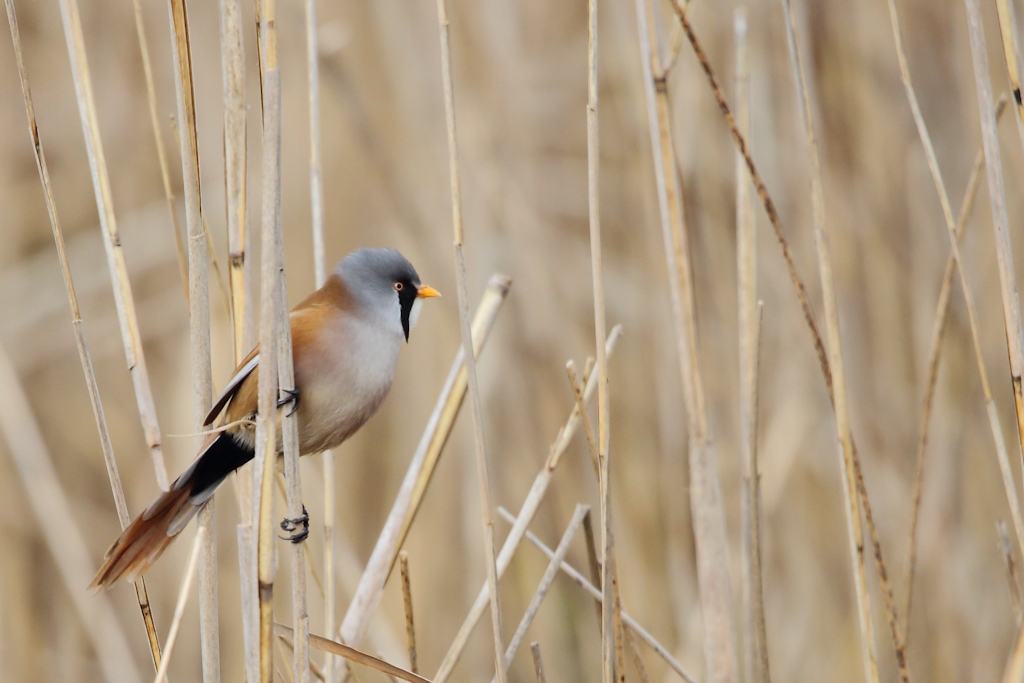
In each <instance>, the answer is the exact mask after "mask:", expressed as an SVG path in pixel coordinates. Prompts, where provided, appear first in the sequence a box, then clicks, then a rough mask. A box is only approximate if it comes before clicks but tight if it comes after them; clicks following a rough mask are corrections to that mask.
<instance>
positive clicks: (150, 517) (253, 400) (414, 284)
mask: <svg viewBox="0 0 1024 683" xmlns="http://www.w3.org/2000/svg"><path fill="white" fill-rule="evenodd" d="M436 296H440V293H439V292H438V291H437V290H436V289H434V288H433V287H430V286H428V285H424V284H421V282H420V278H419V275H418V274H417V273H416V269H415V268H413V266H412V264H411V263H409V261H408V260H406V258H405V257H404V256H402V255H401V254H400V253H399V252H397V251H395V250H394V249H357V250H356V251H353V252H352V253H350V254H349V255H348V256H346V257H345V258H343V259H342V260H341V261H340V262H339V263H338V266H337V267H336V268H335V269H334V271H333V272H332V273H331V276H330V277H329V278H328V279H327V281H326V282H325V283H324V285H323V286H322V287H321V288H320V289H318V290H316V291H315V292H313V293H312V294H310V295H309V296H308V297H306V298H305V299H304V300H303V301H301V302H300V303H299V304H298V305H297V306H296V307H295V308H294V309H293V310H292V311H291V313H290V315H289V319H290V325H291V332H292V357H293V363H294V366H295V389H294V390H283V391H281V392H280V393H282V394H284V395H285V397H284V398H282V399H281V400H280V401H279V402H278V407H279V408H281V409H282V410H284V409H287V410H289V411H290V412H289V413H288V414H292V413H294V414H295V415H296V418H297V421H298V433H299V454H300V455H309V454H314V453H319V452H321V451H325V450H327V449H330V448H334V447H336V446H339V445H340V444H341V443H342V442H344V441H345V440H346V439H348V438H349V437H350V436H352V434H353V433H355V432H356V430H358V429H359V428H360V427H362V426H363V424H365V423H366V421H367V420H369V419H370V417H372V416H373V414H374V413H376V412H377V409H378V408H379V407H380V405H381V403H382V402H383V400H384V398H385V396H387V394H388V390H389V389H390V388H391V383H392V380H393V379H394V376H395V367H396V365H397V363H398V354H399V350H400V349H401V347H402V342H403V341H404V342H406V343H408V341H409V332H410V331H411V330H412V328H413V327H414V326H415V325H416V321H417V319H418V318H419V314H420V309H421V305H422V303H423V300H424V299H429V298H432V297H436ZM259 362H260V350H259V346H257V347H256V348H254V349H253V350H252V351H251V352H250V353H249V355H248V356H246V357H245V358H244V359H243V360H242V362H241V363H239V365H238V368H237V369H236V370H235V372H234V373H233V375H232V376H231V379H230V380H229V381H228V383H227V385H226V386H225V387H224V390H223V391H222V392H221V394H220V396H219V397H218V398H217V400H216V401H214V403H213V407H212V408H211V409H210V412H209V414H208V415H207V416H206V420H205V422H204V424H205V425H206V426H211V425H213V424H214V423H215V421H217V419H218V417H220V418H221V419H220V422H219V424H220V425H221V427H222V429H221V430H220V431H215V432H214V433H212V434H211V435H210V436H209V437H208V438H207V440H206V442H205V443H204V445H203V447H202V448H200V449H199V453H198V454H197V455H196V458H195V460H193V462H192V464H191V465H190V466H189V467H188V469H186V470H185V471H184V472H183V473H182V474H181V476H179V477H178V478H177V479H175V480H174V483H173V484H171V486H170V488H169V489H168V490H167V491H165V492H163V493H161V494H160V495H159V496H157V498H156V499H155V500H154V501H153V502H152V503H151V504H150V505H149V507H147V508H146V509H145V511H143V512H142V514H140V515H139V516H138V517H136V518H135V519H134V520H133V521H132V522H131V524H129V525H128V526H127V527H125V529H124V531H123V532H122V533H121V535H120V536H119V537H118V539H117V540H116V541H114V543H113V545H111V546H110V549H109V550H108V551H107V553H106V555H105V557H104V561H103V565H102V566H101V567H100V569H99V571H98V572H97V573H96V576H95V578H94V579H93V580H92V583H91V584H90V588H91V589H92V590H93V591H94V592H98V591H101V590H104V589H107V588H110V587H111V586H112V585H114V584H115V583H117V582H118V581H119V580H120V579H122V578H124V579H128V580H129V581H134V580H135V579H137V578H138V577H139V576H141V575H142V573H144V572H145V571H146V570H147V569H149V568H150V567H151V566H152V565H153V563H154V562H156V560H157V558H159V557H160V555H161V553H163V551H164V550H165V549H166V548H167V547H168V546H169V545H170V544H171V542H172V541H173V540H174V539H175V538H176V537H177V535H178V534H179V533H180V532H181V530H182V529H184V528H185V526H186V525H187V524H188V522H189V520H191V519H192V517H193V516H195V514H196V513H197V512H198V511H199V508H201V507H202V506H203V504H204V503H206V501H208V500H209V499H210V498H211V497H212V496H213V494H214V492H215V491H216V490H217V487H218V486H220V484H221V482H223V481H224V480H225V479H226V478H227V476H228V475H229V474H231V473H232V472H234V471H235V470H236V469H238V468H239V467H241V466H242V465H244V464H245V463H247V462H249V461H250V460H251V459H252V458H253V457H254V455H255V446H256V431H255V417H256V412H257V395H258V386H257V384H258V380H257V377H258V375H259V373H258V372H257V371H256V369H257V367H258V365H259ZM286 407H287V408H286ZM277 433H278V440H277V452H278V453H280V452H281V449H282V442H281V437H280V430H278V432H277ZM303 517H304V519H302V518H300V519H297V520H287V519H286V520H285V522H283V523H282V528H285V529H286V530H289V531H291V530H294V529H295V526H296V525H297V524H299V523H302V524H304V526H305V528H306V529H308V520H309V518H308V515H306V514H305V510H303ZM306 533H308V532H306ZM304 537H305V533H300V534H298V535H295V536H293V537H291V538H289V539H288V540H293V541H298V540H302V538H304Z"/></svg>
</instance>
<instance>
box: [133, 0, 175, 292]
mask: <svg viewBox="0 0 1024 683" xmlns="http://www.w3.org/2000/svg"><path fill="white" fill-rule="evenodd" d="M132 12H133V14H134V15H135V33H136V35H137V36H138V38H139V53H140V55H141V56H142V73H143V75H144V76H145V78H146V103H147V104H148V105H149V123H150V126H151V127H152V128H153V142H155V143H156V158H157V162H158V163H159V165H160V181H161V183H162V185H163V189H164V199H165V200H166V202H167V212H168V214H170V216H171V232H173V233H174V249H175V251H176V252H177V255H178V268H179V269H180V270H181V284H182V286H183V287H184V288H185V305H186V306H188V305H189V303H188V301H189V294H188V264H187V262H186V261H185V258H186V257H185V249H184V247H182V245H181V226H180V225H178V210H177V207H175V205H174V190H172V189H171V172H170V170H169V166H168V165H167V152H166V151H165V150H164V137H163V135H162V134H161V133H160V116H159V114H157V105H156V86H155V85H154V84H153V68H152V66H151V65H150V61H149V40H148V39H147V38H146V25H145V22H144V21H143V20H142V6H141V5H140V4H139V0H132Z"/></svg>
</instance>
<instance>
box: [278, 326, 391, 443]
mask: <svg viewBox="0 0 1024 683" xmlns="http://www.w3.org/2000/svg"><path fill="white" fill-rule="evenodd" d="M402 342H403V338H402V335H401V334H397V335H396V334H395V331H394V330H393V329H392V328H391V326H386V325H381V324H380V322H379V321H377V320H375V319H373V318H367V317H360V316H346V317H342V316H331V317H330V318H328V320H327V321H326V322H325V325H324V326H323V328H322V330H321V333H320V334H319V335H317V339H316V342H315V345H314V346H315V348H313V349H309V351H313V352H314V353H312V354H310V353H303V354H302V355H301V357H296V365H295V373H296V385H297V386H298V388H299V401H300V402H299V411H298V417H299V427H300V428H299V434H300V443H299V450H300V451H301V452H302V453H316V452H319V451H322V450H326V449H328V448H333V447H335V446H337V445H339V444H340V443H341V442H342V441H344V440H345V439H347V438H348V437H349V436H350V435H351V434H352V433H353V432H355V431H356V430H357V429H359V427H361V426H362V425H363V423H365V422H366V421H367V420H368V419H369V418H370V417H371V416H372V415H373V414H374V413H375V412H376V411H377V409H378V408H379V407H380V404H381V402H382V401H383V400H384V397H385V396H386V395H387V392H388V390H389V389H390V388H391V382H392V380H393V379H394V376H395V366H396V364H397V362H398V352H399V350H400V349H401V345H402Z"/></svg>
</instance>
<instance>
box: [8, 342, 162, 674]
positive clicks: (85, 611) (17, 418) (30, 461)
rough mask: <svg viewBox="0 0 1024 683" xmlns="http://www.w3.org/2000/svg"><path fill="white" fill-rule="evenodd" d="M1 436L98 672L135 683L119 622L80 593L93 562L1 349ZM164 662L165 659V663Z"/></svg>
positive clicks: (102, 599) (107, 605) (102, 600)
mask: <svg viewBox="0 0 1024 683" xmlns="http://www.w3.org/2000/svg"><path fill="white" fill-rule="evenodd" d="M0 435H2V436H3V439H4V440H5V441H6V442H7V453H8V455H9V456H10V458H11V460H12V461H13V463H14V466H15V470H16V471H17V476H18V478H19V479H20V480H21V484H22V487H23V489H24V491H25V496H26V497H27V498H28V502H29V505H30V506H31V508H32V512H33V514H34V515H35V518H36V520H37V522H38V525H39V533H40V534H41V535H42V539H43V541H44V542H45V543H46V548H47V550H48V551H49V553H50V555H51V556H52V557H53V562H54V564H55V565H56V567H57V570H58V572H59V573H60V578H61V580H62V582H63V584H64V588H65V589H66V590H67V593H66V595H67V596H68V598H70V600H71V603H72V605H73V606H74V609H75V612H77V614H78V617H79V618H80V619H81V623H82V627H83V630H84V632H85V635H86V638H88V640H89V644H90V645H91V646H92V647H93V649H94V651H95V652H96V659H97V660H98V662H99V667H100V670H101V671H102V672H103V676H104V678H105V679H106V680H107V681H108V682H109V683H134V682H137V681H139V680H140V673H139V670H138V668H137V667H136V665H135V660H134V659H133V657H132V650H131V647H129V645H128V638H127V636H126V635H125V633H124V630H123V629H122V628H121V624H120V623H118V620H117V616H116V614H115V613H114V608H113V605H112V603H111V599H110V597H109V596H108V595H105V594H104V595H98V596H93V595H90V594H89V593H88V592H87V591H85V590H83V589H84V587H85V586H86V585H88V583H89V579H91V578H92V570H91V567H93V566H94V565H93V560H92V558H91V557H90V555H89V550H88V548H87V546H86V543H85V537H84V535H83V534H82V530H81V529H80V528H79V522H78V518H77V517H76V516H75V515H74V513H73V512H72V511H71V505H70V503H69V502H68V497H67V494H66V493H65V491H64V488H63V487H62V485H61V482H60V478H59V477H58V476H57V468H56V467H55V466H54V464H53V459H52V458H51V456H50V453H49V451H48V450H47V448H46V442H45V441H44V440H43V434H42V430H41V429H40V427H39V423H38V422H37V421H36V418H35V415H34V414H33V413H32V408H31V406H30V404H29V400H28V395H27V394H26V393H25V389H24V387H23V386H22V384H21V381H20V379H19V378H18V375H17V371H16V370H15V369H14V365H13V364H12V363H11V359H10V357H9V356H8V355H7V351H6V349H4V348H3V347H2V346H0ZM164 659H166V657H165V658H164Z"/></svg>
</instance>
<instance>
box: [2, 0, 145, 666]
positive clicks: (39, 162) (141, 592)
mask: <svg viewBox="0 0 1024 683" xmlns="http://www.w3.org/2000/svg"><path fill="white" fill-rule="evenodd" d="M4 4H5V7H6V9H7V20H8V23H9V24H10V28H11V44H12V46H13V47H14V56H15V61H16V62H17V66H18V79H19V82H20V83H21V93H22V97H23V99H24V101H25V115H26V117H27V119H28V129H29V137H30V139H31V141H32V151H33V153H34V155H35V160H36V170H38V171H39V181H40V183H41V184H42V186H43V195H44V196H45V199H46V213H47V216H48V218H49V220H50V228H51V230H52V232H53V240H54V244H55V245H56V247H57V258H58V260H59V261H60V269H61V275H62V277H63V279H64V289H65V292H66V293H67V297H68V306H69V308H70V309H71V326H72V328H73V329H74V332H75V346H76V348H77V349H78V359H79V362H80V363H81V365H82V373H83V374H84V375H85V385H86V389H87V390H88V392H89V403H90V405H91V406H92V413H93V419H94V421H95V422H96V429H97V431H98V432H99V437H100V450H101V451H102V453H103V463H104V465H105V466H106V470H107V478H108V480H109V481H110V490H111V493H112V494H113V496H114V507H115V508H116V510H117V517H118V521H119V522H120V523H121V528H122V529H124V528H125V527H127V526H128V523H129V522H130V521H131V516H130V515H129V514H128V504H127V502H126V501H125V497H124V488H123V487H122V485H121V475H120V473H119V472H118V469H117V461H116V460H115V459H114V447H113V444H112V443H111V440H110V430H109V429H108V427H107V418H106V415H105V413H104V411H103V401H102V400H101V399H100V392H99V385H98V384H97V381H96V372H95V370H94V369H93V365H92V356H91V354H90V353H89V346H88V344H87V343H86V339H85V329H84V328H83V325H82V314H81V311H80V310H79V308H78V295H77V294H76V293H75V283H74V281H73V280H72V277H71V266H70V264H69V263H68V256H67V251H66V250H65V248H64V233H63V231H62V230H61V227H60V220H59V219H58V217H57V204H56V201H55V200H54V196H53V186H52V185H51V183H50V171H49V168H48V166H47V165H46V156H45V154H44V153H43V145H42V141H41V140H40V138H39V128H38V125H37V122H36V114H35V105H34V104H33V103H32V93H31V91H30V90H29V86H28V74H27V72H26V70H25V60H24V56H23V53H22V50H21V32H20V30H19V28H18V19H17V15H16V14H15V11H14V2H13V0H5V2H4ZM135 596H136V598H137V600H138V603H139V610H140V612H141V613H142V621H143V624H144V626H145V628H146V636H147V640H148V641H149V650H150V655H151V657H152V659H153V666H154V667H155V668H159V666H160V659H161V653H160V638H159V636H158V634H157V631H156V624H155V623H154V621H153V611H152V608H151V607H150V604H149V592H148V591H147V589H146V582H145V579H143V578H142V577H139V579H137V580H136V581H135Z"/></svg>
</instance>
